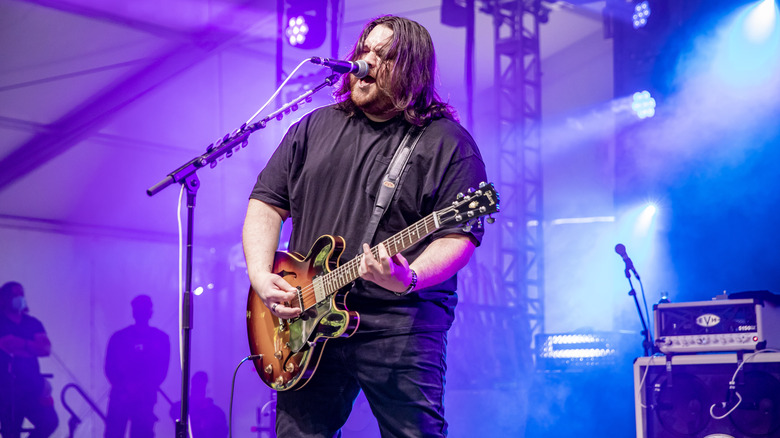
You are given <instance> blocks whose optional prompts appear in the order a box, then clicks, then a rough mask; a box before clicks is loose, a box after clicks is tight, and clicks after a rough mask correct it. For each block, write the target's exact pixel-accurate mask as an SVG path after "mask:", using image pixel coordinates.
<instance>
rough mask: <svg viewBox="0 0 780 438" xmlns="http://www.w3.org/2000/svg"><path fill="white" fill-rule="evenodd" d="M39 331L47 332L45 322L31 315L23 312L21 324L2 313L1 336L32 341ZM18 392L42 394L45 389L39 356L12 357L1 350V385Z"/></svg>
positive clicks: (0, 317)
mask: <svg viewBox="0 0 780 438" xmlns="http://www.w3.org/2000/svg"><path fill="white" fill-rule="evenodd" d="M38 333H43V334H45V333H46V330H44V328H43V324H41V322H40V321H38V320H37V319H36V318H33V317H32V316H30V315H27V314H23V315H22V320H21V321H20V322H19V324H17V323H15V322H13V321H11V320H10V319H8V318H7V317H6V316H5V315H0V338H1V337H3V336H6V335H14V336H16V337H19V338H22V339H25V340H28V341H32V340H34V339H35V335H37V334H38ZM11 384H13V385H14V386H13V387H14V389H15V390H16V391H17V392H21V393H29V394H35V395H40V393H41V391H42V389H43V377H41V370H40V365H39V364H38V358H37V357H23V356H14V357H11V356H10V355H8V354H7V353H6V352H4V351H2V350H0V385H2V386H5V385H9V386H7V387H11V386H10V385H11Z"/></svg>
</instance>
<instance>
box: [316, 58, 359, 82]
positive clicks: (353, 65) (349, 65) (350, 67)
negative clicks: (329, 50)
mask: <svg viewBox="0 0 780 438" xmlns="http://www.w3.org/2000/svg"><path fill="white" fill-rule="evenodd" d="M309 61H311V62H312V63H314V64H319V65H324V66H325V67H330V69H331V70H333V71H335V72H336V73H342V74H343V73H352V74H353V75H355V77H356V78H363V77H366V76H367V75H368V63H367V62H366V61H363V60H362V59H360V60H357V61H341V60H339V59H330V58H318V57H316V56H313V57H311V58H309Z"/></svg>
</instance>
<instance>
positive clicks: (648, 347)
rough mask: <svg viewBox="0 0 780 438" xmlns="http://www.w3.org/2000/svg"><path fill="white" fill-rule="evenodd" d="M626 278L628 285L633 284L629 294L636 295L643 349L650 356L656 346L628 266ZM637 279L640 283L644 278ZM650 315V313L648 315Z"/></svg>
mask: <svg viewBox="0 0 780 438" xmlns="http://www.w3.org/2000/svg"><path fill="white" fill-rule="evenodd" d="M626 278H627V279H628V285H629V286H631V290H630V291H628V294H629V295H631V296H632V297H634V304H636V311H637V313H638V314H639V320H640V321H642V349H643V350H644V355H645V356H650V352H651V351H654V349H655V348H654V346H653V343H652V341H651V340H650V331H649V330H647V323H646V322H645V316H644V314H643V313H642V307H641V306H640V305H639V300H638V299H637V297H636V291H635V290H634V283H633V282H632V281H631V270H630V269H629V268H628V266H626ZM636 279H637V280H639V282H640V284H641V282H642V280H640V279H639V276H638V275H637V277H636ZM648 317H649V315H648Z"/></svg>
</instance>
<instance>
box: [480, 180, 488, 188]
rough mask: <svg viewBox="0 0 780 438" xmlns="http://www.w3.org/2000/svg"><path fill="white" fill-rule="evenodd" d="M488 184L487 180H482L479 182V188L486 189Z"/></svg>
mask: <svg viewBox="0 0 780 438" xmlns="http://www.w3.org/2000/svg"><path fill="white" fill-rule="evenodd" d="M486 185H487V183H486V182H485V181H482V182H481V183H479V188H480V189H484V188H485V186H486Z"/></svg>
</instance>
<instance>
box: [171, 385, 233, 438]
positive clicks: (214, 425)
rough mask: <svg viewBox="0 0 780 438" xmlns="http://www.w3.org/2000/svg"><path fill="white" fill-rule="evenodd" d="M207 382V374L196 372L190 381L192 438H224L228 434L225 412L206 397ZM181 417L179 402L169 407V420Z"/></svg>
mask: <svg viewBox="0 0 780 438" xmlns="http://www.w3.org/2000/svg"><path fill="white" fill-rule="evenodd" d="M208 381H209V376H208V374H206V373H204V372H203V371H198V372H197V373H195V374H193V375H192V379H191V380H190V405H189V406H190V409H189V413H190V421H189V423H190V427H191V428H192V438H225V437H226V436H227V434H228V425H227V417H225V412H224V411H223V410H222V409H221V408H220V407H219V406H217V405H215V404H214V400H213V399H212V398H211V397H206V384H207V383H208ZM180 416H181V402H178V403H174V404H173V406H171V418H172V419H174V420H177V419H179V417H180Z"/></svg>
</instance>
